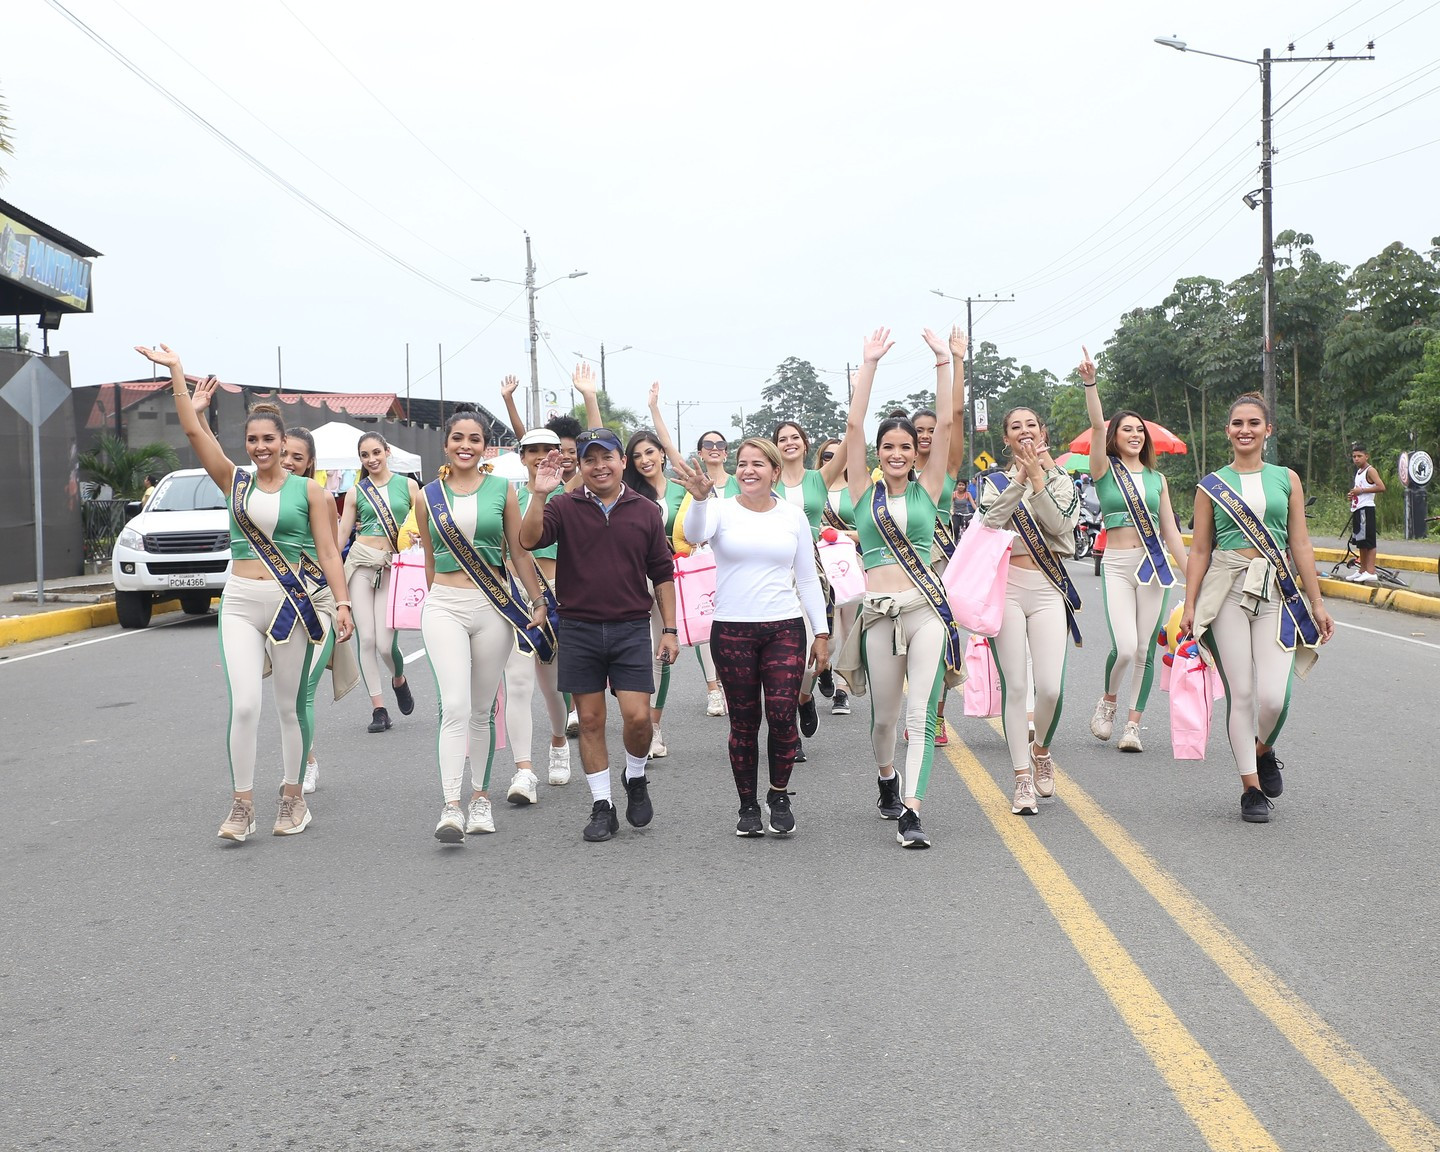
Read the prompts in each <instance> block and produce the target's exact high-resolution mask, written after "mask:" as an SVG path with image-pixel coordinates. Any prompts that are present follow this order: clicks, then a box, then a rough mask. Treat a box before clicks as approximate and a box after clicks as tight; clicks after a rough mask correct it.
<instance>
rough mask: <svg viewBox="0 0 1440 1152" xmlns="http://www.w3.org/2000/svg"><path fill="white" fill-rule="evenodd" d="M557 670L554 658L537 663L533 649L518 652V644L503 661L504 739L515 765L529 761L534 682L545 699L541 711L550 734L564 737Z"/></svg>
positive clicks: (562, 706) (564, 715) (554, 736)
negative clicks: (542, 710)
mask: <svg viewBox="0 0 1440 1152" xmlns="http://www.w3.org/2000/svg"><path fill="white" fill-rule="evenodd" d="M557 670H558V669H557V662H556V661H551V662H550V663H549V664H541V663H540V661H539V660H537V659H535V654H534V653H533V652H522V651H520V648H519V646H518V645H517V646H516V647H515V649H514V650H513V651H512V652H511V653H510V659H509V660H507V661H505V739H506V741H507V742H508V743H509V745H510V750H511V751H512V752H513V753H514V756H515V763H516V764H528V763H530V762H531V747H530V745H531V744H532V743H533V742H534V738H535V721H534V713H533V711H532V710H531V706H530V704H531V701H532V700H533V699H534V698H535V685H536V682H537V681H538V682H539V685H540V694H541V695H542V696H543V697H544V698H545V711H546V712H547V713H549V715H550V735H551V737H552V738H553V739H557V740H563V739H564V738H565V718H566V712H565V698H564V697H563V696H561V695H560V689H559V687H558V686H557V684H556V680H555V674H556V672H557Z"/></svg>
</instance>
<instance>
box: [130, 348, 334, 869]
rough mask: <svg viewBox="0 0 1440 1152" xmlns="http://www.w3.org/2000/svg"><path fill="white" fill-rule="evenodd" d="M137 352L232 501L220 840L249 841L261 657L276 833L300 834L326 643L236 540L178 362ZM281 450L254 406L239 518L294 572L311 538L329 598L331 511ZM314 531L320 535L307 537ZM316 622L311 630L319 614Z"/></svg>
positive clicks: (275, 432) (226, 467) (271, 423)
mask: <svg viewBox="0 0 1440 1152" xmlns="http://www.w3.org/2000/svg"><path fill="white" fill-rule="evenodd" d="M136 351H137V352H139V353H140V354H141V355H143V356H144V357H146V359H148V360H150V361H152V362H153V363H155V364H160V365H163V366H164V367H167V368H169V369H170V386H171V391H172V393H173V394H174V398H175V410H176V413H177V414H178V415H179V418H180V426H181V427H182V428H184V429H185V435H186V438H187V439H188V440H189V441H190V446H191V447H192V448H193V449H194V451H195V455H196V456H197V457H199V459H200V463H201V464H202V465H203V466H204V468H205V471H206V472H207V473H209V475H210V479H212V480H213V481H215V483H216V485H218V486H219V488H220V491H222V492H225V493H227V494H230V498H231V500H232V508H231V513H230V516H231V531H230V539H231V546H230V555H231V566H230V577H229V579H228V580H227V581H226V584H225V594H224V596H222V597H221V600H220V625H219V632H220V658H221V665H222V667H223V668H224V670H225V680H226V685H227V687H228V688H229V697H230V724H229V753H230V777H231V786H232V789H233V793H234V795H233V798H232V801H231V806H230V814H229V815H228V816H227V817H226V818H225V821H224V823H222V824H221V825H220V836H221V838H222V839H226V840H233V841H236V842H239V843H243V842H244V841H245V839H246V838H247V837H248V836H250V835H252V834H253V833H254V831H255V796H254V787H255V744H256V740H257V738H258V736H259V727H260V700H261V697H260V679H261V675H262V671H263V667H264V663H265V659H266V657H267V656H268V657H269V660H270V666H271V669H272V671H273V674H274V685H275V706H276V710H277V711H278V712H279V713H280V748H281V754H282V756H283V759H284V762H285V783H284V785H283V786H282V788H281V795H280V809H279V812H278V813H277V815H276V819H275V828H274V832H275V835H277V836H290V835H294V834H295V833H297V832H303V831H304V830H305V829H306V828H307V827H308V826H309V824H310V810H309V808H308V807H307V805H306V803H305V797H304V795H303V792H302V785H301V777H302V774H303V772H304V767H305V736H304V733H303V732H302V730H301V724H300V715H301V711H302V709H303V707H304V701H305V693H306V688H307V684H308V681H309V677H310V669H311V665H312V663H313V661H314V660H315V658H316V647H317V645H319V644H321V643H323V642H324V640H325V632H324V631H323V630H322V634H321V636H320V637H319V638H318V639H314V638H312V637H311V635H310V634H309V632H308V630H307V628H306V625H305V623H304V621H303V620H301V619H300V618H299V617H298V615H297V616H296V617H294V622H293V623H291V622H290V621H291V619H292V617H291V616H290V613H289V609H290V607H291V601H290V600H289V598H288V597H287V595H286V592H285V589H284V588H283V587H282V586H281V584H280V583H279V582H278V581H277V580H276V579H275V576H274V573H273V572H272V571H271V569H270V567H269V566H268V565H267V563H266V562H265V561H262V560H260V559H257V558H256V557H255V555H254V552H253V550H252V548H251V546H250V543H249V540H248V539H247V538H246V537H245V536H244V535H243V534H242V533H241V531H240V527H239V524H238V522H237V521H236V510H235V508H234V507H233V500H234V498H235V495H234V494H235V491H236V489H235V474H236V467H235V464H234V463H233V462H232V461H231V460H230V458H229V457H228V456H226V455H225V450H224V449H223V448H222V447H221V446H220V442H219V441H218V440H216V439H215V437H214V436H213V435H212V434H211V433H210V431H209V429H208V428H206V427H205V426H204V425H203V423H202V421H201V419H200V415H199V413H198V412H196V410H195V405H194V402H193V401H192V400H191V397H190V388H189V384H188V383H187V381H186V379H185V368H184V366H183V365H182V364H181V362H180V356H179V354H178V353H176V352H174V351H173V350H171V349H170V348H167V347H166V346H165V345H164V344H161V345H160V347H159V348H158V349H155V348H143V347H137V348H136ZM284 447H285V422H284V420H283V419H282V417H281V415H280V410H279V409H278V408H276V407H274V406H273V405H256V406H255V407H254V408H252V409H251V411H250V414H249V416H248V418H247V419H246V421H245V452H246V454H247V455H248V456H249V458H250V462H251V464H253V465H254V468H255V474H254V477H253V482H252V483H251V484H250V487H249V491H248V493H247V494H246V500H245V506H244V508H243V510H242V513H243V514H244V515H246V516H247V518H248V519H249V520H250V522H251V523H252V524H253V525H254V527H255V529H256V530H257V531H258V532H259V533H260V534H261V535H263V536H266V537H268V538H269V539H270V540H271V541H272V542H273V543H274V545H275V546H276V549H277V550H278V551H279V553H280V555H281V556H282V557H283V558H284V561H285V566H286V567H287V568H290V569H291V570H292V571H293V570H295V569H297V568H298V566H299V563H300V554H301V551H302V550H303V549H304V548H305V547H306V545H307V544H309V543H310V541H311V539H312V535H313V539H314V545H315V552H316V557H315V558H316V559H317V560H318V561H319V564H320V568H321V571H322V572H323V573H324V576H325V579H326V581H327V583H329V585H330V586H331V587H332V588H343V587H344V586H345V573H344V569H343V567H342V565H341V562H340V549H339V548H338V547H337V545H336V542H335V536H334V533H333V532H332V531H330V530H329V529H330V527H331V526H332V525H333V524H334V523H335V504H334V502H333V501H332V500H331V498H330V494H329V493H328V492H326V491H325V490H324V489H323V488H321V487H320V485H318V484H317V483H315V481H313V480H307V479H305V478H304V477H302V476H292V475H291V474H290V473H288V472H286V471H285V468H284V466H283V460H282V455H283V452H284ZM312 524H318V525H322V526H324V528H325V529H326V530H324V531H320V532H315V533H312V531H311V525H312ZM297 575H298V573H297ZM307 599H308V598H307ZM309 607H310V608H312V609H313V607H314V606H313V605H309ZM315 619H316V620H317V621H318V620H319V615H318V613H317V614H316V617H315ZM352 628H353V624H352V621H351V618H350V603H349V601H348V600H341V601H339V602H338V603H337V604H336V611H335V628H334V632H335V637H336V639H337V640H342V641H343V640H344V639H346V637H348V636H349V635H350V632H351V630H352Z"/></svg>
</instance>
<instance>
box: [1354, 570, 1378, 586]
mask: <svg viewBox="0 0 1440 1152" xmlns="http://www.w3.org/2000/svg"><path fill="white" fill-rule="evenodd" d="M1357 583H1360V584H1379V583H1380V577H1379V576H1378V575H1377V574H1376V573H1374V572H1362V573H1360V579H1359V581H1357Z"/></svg>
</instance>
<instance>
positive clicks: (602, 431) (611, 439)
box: [575, 428, 625, 456]
mask: <svg viewBox="0 0 1440 1152" xmlns="http://www.w3.org/2000/svg"><path fill="white" fill-rule="evenodd" d="M597 444H598V445H600V447H602V448H608V449H609V450H610V451H612V452H618V453H620V454H622V455H623V454H624V452H625V449H624V447H623V446H622V445H621V443H620V437H619V436H617V435H616V434H615V432H614V431H613V430H612V429H609V428H591V429H589V430H588V431H586V432H582V433H580V435H579V436H577V437H575V453H576V455H577V456H584V455H585V453H586V452H588V451H590V449H591V448H593V447H594V446H595V445H597Z"/></svg>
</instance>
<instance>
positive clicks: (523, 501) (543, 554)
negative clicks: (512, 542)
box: [515, 484, 565, 560]
mask: <svg viewBox="0 0 1440 1152" xmlns="http://www.w3.org/2000/svg"><path fill="white" fill-rule="evenodd" d="M564 491H565V489H564V488H556V489H555V491H554V492H552V493H550V495H549V496H547V497H546V498H545V503H547V504H548V503H550V501H551V500H553V499H555V497H556V496H559V495H560V493H562V492H564ZM531 495H532V493H531V491H530V489H529V488H527V487H525V485H523V484H522V485H520V487H519V488H517V489H515V498H516V499H517V500H518V501H519V502H520V515H521V516H524V515H525V509H527V508H529V507H530V497H531ZM559 550H560V544H559V542H558V541H557V542H556V543H554V544H551V545H550V547H548V548H536V549H535V551H533V552H531V553H530V555H532V556H537V557H539V558H540V559H541V560H554V559H555V558H556V557H557V556H558V555H559Z"/></svg>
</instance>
